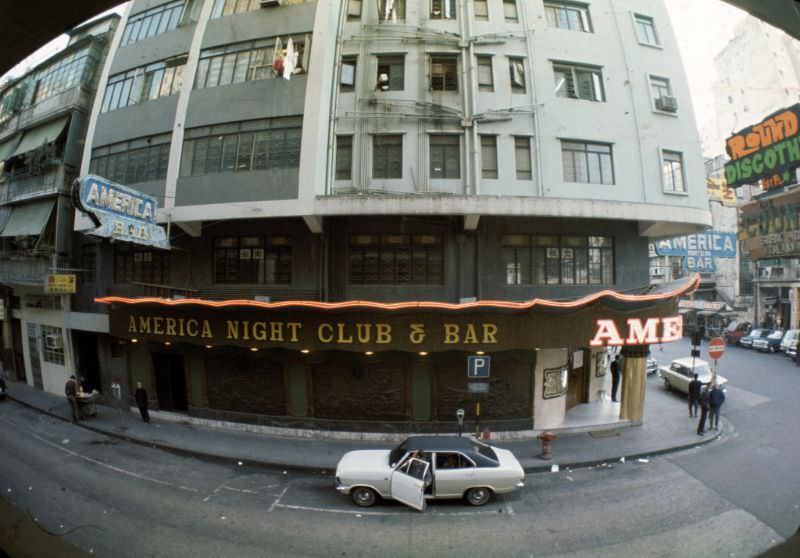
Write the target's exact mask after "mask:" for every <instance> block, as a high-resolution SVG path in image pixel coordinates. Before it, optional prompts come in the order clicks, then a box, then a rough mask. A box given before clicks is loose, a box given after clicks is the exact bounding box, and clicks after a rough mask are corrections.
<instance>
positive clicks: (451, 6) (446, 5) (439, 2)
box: [431, 0, 456, 19]
mask: <svg viewBox="0 0 800 558" xmlns="http://www.w3.org/2000/svg"><path fill="white" fill-rule="evenodd" d="M455 18H456V0H431V19H455Z"/></svg>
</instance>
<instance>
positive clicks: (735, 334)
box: [724, 320, 753, 345]
mask: <svg viewBox="0 0 800 558" xmlns="http://www.w3.org/2000/svg"><path fill="white" fill-rule="evenodd" d="M752 327H753V326H752V325H751V324H750V322H739V321H736V320H734V321H732V322H731V323H729V324H728V327H727V328H725V334H724V337H725V342H726V343H727V344H728V345H738V344H739V341H740V340H741V338H742V337H744V336H745V335H747V334H748V333H749V332H750V330H751V329H752Z"/></svg>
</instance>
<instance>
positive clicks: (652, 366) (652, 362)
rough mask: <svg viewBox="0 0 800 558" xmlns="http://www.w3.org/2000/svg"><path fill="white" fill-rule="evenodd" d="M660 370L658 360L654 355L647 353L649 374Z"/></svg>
mask: <svg viewBox="0 0 800 558" xmlns="http://www.w3.org/2000/svg"><path fill="white" fill-rule="evenodd" d="M656 372H658V361H657V360H656V359H654V358H653V357H652V355H649V354H648V355H647V375H648V376H652V375H653V374H655V373H656Z"/></svg>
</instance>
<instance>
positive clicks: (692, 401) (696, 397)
mask: <svg viewBox="0 0 800 558" xmlns="http://www.w3.org/2000/svg"><path fill="white" fill-rule="evenodd" d="M697 378H698V375H697V374H695V375H694V380H692V381H691V382H689V416H690V417H696V416H697V407H698V405H699V403H700V388H701V387H703V382H701V381H700V380H698V379H697Z"/></svg>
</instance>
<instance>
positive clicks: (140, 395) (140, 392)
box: [134, 382, 150, 422]
mask: <svg viewBox="0 0 800 558" xmlns="http://www.w3.org/2000/svg"><path fill="white" fill-rule="evenodd" d="M134 397H135V398H136V406H137V407H139V414H140V415H142V420H143V421H144V422H150V413H149V412H148V410H147V391H146V390H145V389H144V388H143V387H142V382H136V392H135V393H134Z"/></svg>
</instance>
